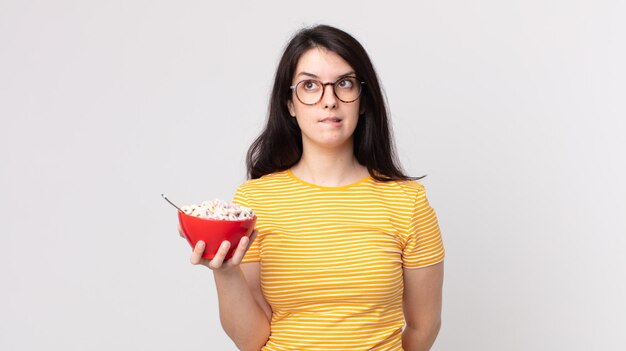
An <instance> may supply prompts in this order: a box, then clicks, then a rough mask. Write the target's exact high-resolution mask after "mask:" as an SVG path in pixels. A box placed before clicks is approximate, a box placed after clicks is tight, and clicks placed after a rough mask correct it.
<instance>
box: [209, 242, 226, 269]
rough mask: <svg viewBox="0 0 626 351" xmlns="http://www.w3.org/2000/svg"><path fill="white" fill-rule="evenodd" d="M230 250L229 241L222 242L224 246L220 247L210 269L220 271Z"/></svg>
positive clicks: (210, 264)
mask: <svg viewBox="0 0 626 351" xmlns="http://www.w3.org/2000/svg"><path fill="white" fill-rule="evenodd" d="M229 249H230V242H229V241H228V240H224V241H222V244H221V245H220V248H219V249H218V250H217V253H216V254H215V256H214V257H213V259H212V260H211V262H209V268H211V269H219V268H220V267H222V264H223V263H224V257H226V254H227V253H228V250H229Z"/></svg>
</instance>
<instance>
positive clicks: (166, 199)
mask: <svg viewBox="0 0 626 351" xmlns="http://www.w3.org/2000/svg"><path fill="white" fill-rule="evenodd" d="M161 196H162V197H163V198H164V199H165V201H167V202H169V203H170V205H172V206H174V207H176V209H177V210H179V211H180V212H183V210H181V209H180V208H179V207H178V206H176V205H174V203H173V202H171V201H170V200H169V199H168V198H167V196H165V195H163V194H161ZM183 213H185V212H183Z"/></svg>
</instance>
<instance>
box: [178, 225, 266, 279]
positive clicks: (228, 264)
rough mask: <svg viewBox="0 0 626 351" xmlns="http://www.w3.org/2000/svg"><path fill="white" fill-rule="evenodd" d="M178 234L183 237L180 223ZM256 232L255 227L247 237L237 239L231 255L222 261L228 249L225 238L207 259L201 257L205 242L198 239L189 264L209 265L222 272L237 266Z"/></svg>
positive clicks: (228, 243)
mask: <svg viewBox="0 0 626 351" xmlns="http://www.w3.org/2000/svg"><path fill="white" fill-rule="evenodd" d="M178 234H180V236H181V237H183V238H184V237H185V235H184V234H183V231H182V229H181V228H180V225H179V226H178ZM257 234H258V231H257V230H256V229H255V230H254V231H253V232H252V234H251V235H250V237H249V238H248V237H247V236H244V237H242V238H241V240H239V245H237V248H236V249H235V252H234V253H233V256H232V257H231V258H230V259H228V260H227V261H224V257H226V254H227V253H228V250H230V242H228V241H226V240H224V241H222V244H221V245H220V248H219V249H218V250H217V253H216V254H215V257H213V259H212V260H209V259H206V258H202V254H203V253H204V249H205V247H206V244H205V243H204V241H202V240H199V241H198V242H197V243H196V246H195V247H194V248H193V252H192V254H191V258H190V261H191V264H193V265H198V264H200V265H203V266H206V267H209V268H210V269H211V270H213V271H222V272H223V271H227V270H229V269H230V268H233V267H236V266H239V264H240V263H241V260H242V259H243V257H244V255H245V254H246V252H247V251H248V249H249V248H250V244H252V242H253V241H254V239H255V238H256V236H257Z"/></svg>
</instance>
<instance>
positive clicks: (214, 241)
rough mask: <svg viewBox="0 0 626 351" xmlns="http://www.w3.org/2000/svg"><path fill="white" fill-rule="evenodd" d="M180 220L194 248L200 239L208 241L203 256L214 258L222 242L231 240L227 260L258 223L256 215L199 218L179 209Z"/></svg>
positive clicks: (186, 236) (183, 230) (181, 226)
mask: <svg viewBox="0 0 626 351" xmlns="http://www.w3.org/2000/svg"><path fill="white" fill-rule="evenodd" d="M178 221H179V222H180V228H181V229H182V232H183V234H184V235H185V238H186V239H187V241H188V242H189V245H191V248H192V250H193V248H194V247H195V246H196V243H197V242H198V241H199V240H202V241H204V242H205V243H206V247H205V248H204V253H203V254H202V257H203V258H207V259H213V257H215V254H216V253H217V250H218V249H219V247H220V245H221V244H222V242H223V241H224V240H227V241H229V242H230V249H229V250H228V253H227V254H226V257H225V258H224V259H225V260H227V259H229V258H231V257H232V256H233V253H234V252H235V249H237V245H239V240H241V238H243V237H244V236H247V237H250V234H252V231H253V230H254V225H255V224H256V216H255V217H252V218H251V219H245V220H240V221H229V220H217V219H207V218H198V217H194V216H190V215H186V214H184V213H182V212H180V211H178Z"/></svg>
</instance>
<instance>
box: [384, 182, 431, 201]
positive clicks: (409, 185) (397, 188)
mask: <svg viewBox="0 0 626 351" xmlns="http://www.w3.org/2000/svg"><path fill="white" fill-rule="evenodd" d="M375 184H376V187H377V188H378V189H379V190H381V191H384V192H391V193H395V194H397V196H400V197H405V198H407V199H413V200H414V199H415V198H417V197H419V196H420V195H422V194H425V193H426V188H425V187H424V185H423V184H422V183H418V182H417V181H415V180H394V181H389V182H381V181H376V182H375Z"/></svg>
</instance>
